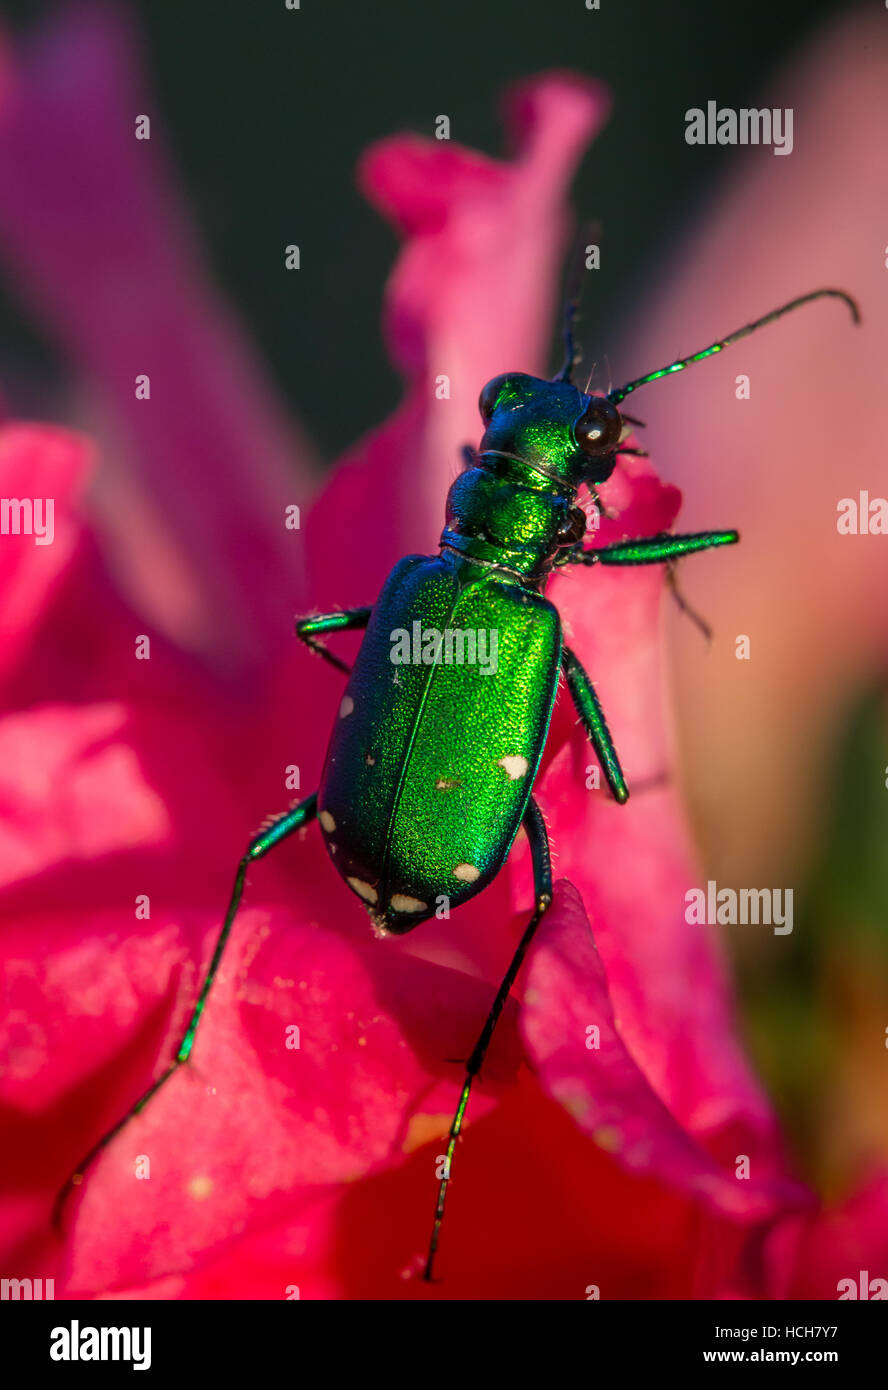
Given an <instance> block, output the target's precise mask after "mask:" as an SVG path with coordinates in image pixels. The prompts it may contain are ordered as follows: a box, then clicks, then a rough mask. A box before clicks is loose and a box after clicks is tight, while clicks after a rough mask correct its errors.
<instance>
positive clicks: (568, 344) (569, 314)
mask: <svg viewBox="0 0 888 1390" xmlns="http://www.w3.org/2000/svg"><path fill="white" fill-rule="evenodd" d="M577 304H578V297H576V296H575V297H574V298H573V299H568V300H567V301H566V303H565V305H564V327H563V329H562V330H561V336H562V339H563V341H564V366H563V367H562V368H561V371H560V372H559V373H558V375H557V376H553V378H552V380H553V381H570V380H571V373H572V371H573V369H574V363H575V362H576V361H577V350H576V345H575V343H574V335H573V322H574V317H575V315H576V312H577Z"/></svg>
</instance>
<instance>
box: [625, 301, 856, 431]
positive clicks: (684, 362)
mask: <svg viewBox="0 0 888 1390" xmlns="http://www.w3.org/2000/svg"><path fill="white" fill-rule="evenodd" d="M827 296H830V297H832V298H833V299H842V300H844V302H845V303H846V304H847V305H848V308H849V309H850V310H851V317H852V318H853V320H854V322H855V323H860V309H859V307H858V305H857V301H856V300H854V299H852V298H851V296H850V294H846V293H845V291H844V290H812V292H811V293H810V294H803V295H801V296H800V298H798V299H791V300H790V302H789V303H788V304H783V305H781V307H780V308H779V309H773V310H772V311H771V313H770V314H765V315H764V317H763V318H760V319H756V320H755V321H754V322H753V323H748V324H747V325H746V327H745V328H738V329H737V331H736V332H735V333H729V334H728V336H727V338H721V339H720V340H719V341H718V342H717V343H712V344H711V345H710V346H709V347H707V348H703V350H702V352H694V353H691V356H690V357H681V358H679V360H678V361H677V362H673V363H671V364H670V366H668V367H661V368H660V370H659V371H657V372H649V373H648V375H647V376H640V377H639V378H638V380H637V381H630V382H628V383H627V384H626V385H625V386H618V387H617V389H616V390H615V391H609V392H608V396H607V398H608V400H609V401H613V403H614V405H619V403H620V401H622V400H625V398H626V397H627V396H628V395H629V393H630V392H631V391H637V390H638V388H639V386H647V384H648V382H649V381H659V379H660V377H663V376H671V374H672V373H673V372H682V371H684V369H685V367H690V366H692V365H693V363H694V362H702V360H703V358H704V357H713V356H714V355H715V354H716V353H717V352H721V351H722V349H723V348H726V347H730V346H731V344H732V343H736V342H738V341H739V339H740V338H745V337H747V335H748V334H750V333H754V332H755V331H756V329H757V328H764V326H765V324H766V323H773V322H774V320H775V319H779V318H782V317H783V315H784V314H788V313H791V311H792V310H793V309H798V308H799V307H800V306H801V305H802V304H810V302H811V300H812V299H823V298H824V297H827Z"/></svg>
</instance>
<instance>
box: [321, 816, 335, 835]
mask: <svg viewBox="0 0 888 1390" xmlns="http://www.w3.org/2000/svg"><path fill="white" fill-rule="evenodd" d="M318 820H319V821H320V822H321V825H322V826H323V827H324V829H325V830H326V832H327V834H328V835H332V834H333V831H334V830H335V829H336V822H335V820H334V819H333V817H332V816H331V815H330V812H329V811H322V812H321V814H320V815H319V816H318Z"/></svg>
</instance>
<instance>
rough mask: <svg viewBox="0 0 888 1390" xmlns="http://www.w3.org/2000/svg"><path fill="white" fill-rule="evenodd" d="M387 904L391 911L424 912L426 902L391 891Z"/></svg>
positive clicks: (426, 906)
mask: <svg viewBox="0 0 888 1390" xmlns="http://www.w3.org/2000/svg"><path fill="white" fill-rule="evenodd" d="M389 906H390V907H391V908H392V911H393V912H425V911H426V910H427V908H428V903H424V902H423V901H422V899H421V898H411V897H409V896H408V895H407V894H406V893H393V894H392V900H391V903H390V904H389Z"/></svg>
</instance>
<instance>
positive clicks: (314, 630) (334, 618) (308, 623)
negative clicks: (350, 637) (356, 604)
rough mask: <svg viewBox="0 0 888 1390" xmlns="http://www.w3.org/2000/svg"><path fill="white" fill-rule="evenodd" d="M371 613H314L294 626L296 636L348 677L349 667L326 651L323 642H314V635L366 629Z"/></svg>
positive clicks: (357, 610)
mask: <svg viewBox="0 0 888 1390" xmlns="http://www.w3.org/2000/svg"><path fill="white" fill-rule="evenodd" d="M372 612H373V609H372V608H343V609H342V610H341V612H339V613H315V614H314V615H313V616H312V617H310V618H299V619H297V621H296V626H295V632H296V636H297V637H298V638H299V640H300V642H304V643H305V645H306V646H307V647H310V648H311V650H312V651H313V652H317V654H318V656H322V657H323V658H324V660H325V661H329V663H330V665H331V666H335V667H336V669H337V671H343V672H344V673H345V674H346V675H349V674H350V673H351V667H350V666H346V664H345V662H344V661H340V659H339V657H338V656H334V655H333V653H332V652H329V651H327V648H326V647H325V646H324V644H323V642H318V641H317V640H316V634H318V633H324V632H352V631H353V630H355V629H357V628H362V627H366V626H367V624H368V622H369V621H370V614H371V613H372Z"/></svg>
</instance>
